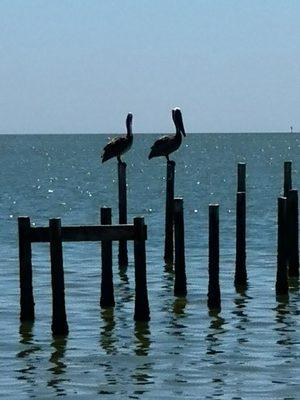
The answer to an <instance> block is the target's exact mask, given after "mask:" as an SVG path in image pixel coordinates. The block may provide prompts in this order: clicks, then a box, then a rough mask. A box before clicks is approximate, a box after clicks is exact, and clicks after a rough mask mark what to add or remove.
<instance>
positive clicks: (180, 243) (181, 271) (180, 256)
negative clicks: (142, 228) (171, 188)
mask: <svg viewBox="0 0 300 400" xmlns="http://www.w3.org/2000/svg"><path fill="white" fill-rule="evenodd" d="M174 229H175V282H174V295H175V296H186V294H187V288H186V273H185V254H184V252H185V251H184V218H183V199H181V198H176V199H174Z"/></svg>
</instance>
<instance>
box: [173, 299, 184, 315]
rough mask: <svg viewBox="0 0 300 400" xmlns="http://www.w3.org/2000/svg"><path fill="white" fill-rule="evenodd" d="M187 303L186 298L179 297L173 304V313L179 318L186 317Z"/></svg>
mask: <svg viewBox="0 0 300 400" xmlns="http://www.w3.org/2000/svg"><path fill="white" fill-rule="evenodd" d="M186 303H187V301H186V298H185V297H177V298H176V299H175V300H174V303H173V313H174V314H175V315H176V316H178V317H184V316H185V306H186Z"/></svg>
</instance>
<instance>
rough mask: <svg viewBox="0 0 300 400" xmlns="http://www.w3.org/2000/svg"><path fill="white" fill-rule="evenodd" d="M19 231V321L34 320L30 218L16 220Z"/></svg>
mask: <svg viewBox="0 0 300 400" xmlns="http://www.w3.org/2000/svg"><path fill="white" fill-rule="evenodd" d="M18 228H19V229H18V231H19V263H20V264H19V275H20V309H21V311H20V320H21V321H33V320H34V298H33V289H32V262H31V256H32V254H31V241H30V218H29V217H19V218H18Z"/></svg>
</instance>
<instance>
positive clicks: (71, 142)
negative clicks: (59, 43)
mask: <svg viewBox="0 0 300 400" xmlns="http://www.w3.org/2000/svg"><path fill="white" fill-rule="evenodd" d="M156 138H157V135H136V136H135V138H134V145H133V148H132V150H131V151H130V152H129V153H128V154H127V155H126V156H125V159H126V162H127V165H128V167H127V179H128V213H129V216H128V219H129V222H130V221H131V220H132V218H133V217H134V216H137V215H144V216H145V220H146V224H147V225H148V241H147V270H148V290H149V303H150V310H151V321H150V322H149V324H135V323H134V321H133V306H134V274H133V254H132V245H131V244H130V245H129V261H130V265H129V266H128V268H127V271H119V269H118V266H117V263H116V262H114V284H115V298H116V306H115V309H114V310H108V311H105V312H104V311H101V310H100V307H99V296H100V249H99V244H97V243H94V244H91V243H89V244H85V243H80V244H79V243H68V244H64V267H65V284H66V308H67V315H68V322H69V328H70V333H69V336H68V337H66V338H58V339H53V337H52V335H51V289H50V288H51V286H50V264H49V247H48V245H46V244H35V245H34V246H33V268H34V276H33V279H34V282H33V284H34V295H35V302H36V321H35V323H34V324H33V325H20V323H19V278H18V242H17V217H18V216H20V215H29V216H30V217H31V219H32V223H34V224H36V226H45V225H47V224H48V219H49V218H51V217H57V216H60V217H61V218H62V224H68V225H70V224H74V225H76V224H82V225H84V224H96V223H97V222H98V221H99V208H100V207H101V206H104V205H106V206H111V207H112V208H113V218H114V221H115V222H116V223H117V169H116V161H115V160H111V161H108V162H107V163H105V164H103V165H101V163H100V157H99V154H100V152H101V149H102V147H103V146H104V144H105V143H106V142H107V137H106V136H104V135H36V136H22V135H19V136H13V135H2V136H0V163H1V175H0V187H1V197H0V199H1V201H0V220H1V229H0V246H1V253H0V254H1V257H0V264H1V265H0V304H1V306H0V327H1V336H0V396H1V398H4V399H18V400H21V399H28V398H36V399H53V398H56V397H59V396H62V397H63V396H65V397H66V398H70V399H72V398H75V397H77V398H80V399H95V398H112V399H114V398H119V399H127V398H130V399H150V398H151V399H162V398H163V399H236V400H237V399H266V398H269V399H274V400H275V399H299V396H300V394H299V393H300V378H299V376H300V319H299V313H300V312H299V308H300V294H299V287H298V285H297V283H296V282H294V283H292V288H291V292H290V296H289V301H287V302H278V301H276V297H275V292H274V285H275V274H276V240H277V230H276V219H277V216H276V215H277V211H276V204H277V197H278V196H279V195H280V194H281V193H282V185H283V162H284V161H285V160H292V161H293V186H294V187H295V188H298V187H300V184H299V183H300V172H299V162H300V156H299V154H300V152H299V147H300V136H299V135H297V134H294V135H292V134H287V133H285V134H260V133H255V134H191V135H187V137H186V138H185V139H184V141H183V144H182V147H181V148H180V150H179V151H177V152H176V153H175V154H174V156H173V159H174V160H175V161H176V190H175V191H176V195H177V196H182V197H183V198H184V212H185V230H186V272H187V282H188V296H187V298H186V300H184V299H178V298H174V296H173V278H174V277H173V275H172V273H170V272H167V271H166V270H165V268H164V262H163V233H164V202H165V183H166V182H165V169H166V163H165V160H163V159H153V160H151V161H149V160H148V159H147V155H148V152H149V148H150V146H151V144H152V142H153V141H154V140H155V139H156ZM239 161H243V162H246V163H247V192H248V194H247V218H248V220H247V222H248V224H247V268H248V277H249V288H248V290H247V291H246V292H244V293H240V294H239V293H236V291H235V288H234V285H233V271H234V261H235V191H236V164H237V162H239ZM212 202H217V203H219V204H220V235H221V236H220V240H221V243H220V284H221V292H222V311H221V313H219V314H218V315H209V313H208V310H207V306H206V300H207V297H206V294H207V284H208V282H207V263H208V262H207V256H208V254H207V244H208V234H207V227H208V220H207V216H208V204H209V203H212ZM116 258H117V249H115V250H114V259H115V261H116Z"/></svg>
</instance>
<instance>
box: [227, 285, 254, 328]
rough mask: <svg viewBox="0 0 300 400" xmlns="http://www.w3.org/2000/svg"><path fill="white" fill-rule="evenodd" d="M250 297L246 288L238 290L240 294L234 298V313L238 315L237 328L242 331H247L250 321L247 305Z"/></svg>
mask: <svg viewBox="0 0 300 400" xmlns="http://www.w3.org/2000/svg"><path fill="white" fill-rule="evenodd" d="M250 299H251V297H250V296H248V295H247V291H246V290H245V289H242V290H240V291H239V292H238V296H237V297H235V298H234V304H235V306H236V307H235V309H234V310H233V311H232V314H233V315H236V316H237V317H238V323H237V324H236V328H237V329H239V330H241V331H245V330H246V329H247V324H248V322H249V318H248V314H247V312H246V311H247V308H246V306H247V304H248V302H249V300H250Z"/></svg>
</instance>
